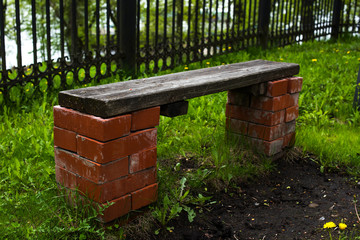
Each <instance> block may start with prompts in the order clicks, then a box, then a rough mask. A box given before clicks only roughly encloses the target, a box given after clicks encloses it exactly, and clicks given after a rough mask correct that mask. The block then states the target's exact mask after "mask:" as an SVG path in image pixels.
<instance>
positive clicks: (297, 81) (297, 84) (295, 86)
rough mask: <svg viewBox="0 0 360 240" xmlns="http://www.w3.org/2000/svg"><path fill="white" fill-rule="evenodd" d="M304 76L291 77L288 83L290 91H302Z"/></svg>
mask: <svg viewBox="0 0 360 240" xmlns="http://www.w3.org/2000/svg"><path fill="white" fill-rule="evenodd" d="M302 82H303V78H302V77H292V78H289V84H288V93H297V92H300V91H301V87H302Z"/></svg>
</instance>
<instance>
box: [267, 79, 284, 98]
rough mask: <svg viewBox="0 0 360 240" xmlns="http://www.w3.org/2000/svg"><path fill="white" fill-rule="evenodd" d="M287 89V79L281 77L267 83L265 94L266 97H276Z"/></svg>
mask: <svg viewBox="0 0 360 240" xmlns="http://www.w3.org/2000/svg"><path fill="white" fill-rule="evenodd" d="M287 90H288V79H281V80H277V81H270V82H268V85H267V92H266V95H267V96H268V97H277V96H280V95H284V94H286V93H287Z"/></svg>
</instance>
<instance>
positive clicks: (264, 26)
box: [258, 0, 271, 49]
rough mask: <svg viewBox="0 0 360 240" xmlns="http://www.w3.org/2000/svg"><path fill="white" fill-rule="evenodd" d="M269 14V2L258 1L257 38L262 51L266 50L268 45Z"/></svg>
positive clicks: (264, 0)
mask: <svg viewBox="0 0 360 240" xmlns="http://www.w3.org/2000/svg"><path fill="white" fill-rule="evenodd" d="M270 12H271V1H268V0H260V4H259V20H258V21H259V32H258V36H259V39H260V45H261V47H262V48H263V49H266V48H267V45H268V37H269V23H270ZM258 43H259V42H258Z"/></svg>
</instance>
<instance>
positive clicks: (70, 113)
mask: <svg viewBox="0 0 360 240" xmlns="http://www.w3.org/2000/svg"><path fill="white" fill-rule="evenodd" d="M159 116H160V107H154V108H149V109H145V110H140V111H137V112H133V113H130V114H126V115H121V116H116V117H112V118H108V119H103V118H100V117H96V116H92V115H88V114H83V113H80V112H77V111H74V110H71V109H68V108H64V107H60V106H55V107H54V145H55V163H56V181H57V182H58V183H59V184H61V185H62V186H64V187H65V188H67V189H71V190H74V189H77V191H79V192H80V193H82V194H84V195H86V196H88V197H89V198H90V199H92V200H94V201H95V202H97V203H101V204H107V203H108V202H112V203H114V204H113V205H111V206H110V207H108V208H107V209H106V210H105V212H104V215H103V216H100V218H101V220H102V221H103V222H109V221H111V220H114V219H116V218H118V217H120V216H123V215H125V214H127V213H128V212H130V211H131V210H136V209H139V208H141V207H144V206H146V205H148V204H150V203H152V202H154V201H155V200H156V198H157V188H158V185H157V183H156V159H157V157H156V137H157V129H156V128H155V126H157V125H158V124H159Z"/></svg>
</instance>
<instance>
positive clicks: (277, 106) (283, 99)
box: [250, 94, 294, 112]
mask: <svg viewBox="0 0 360 240" xmlns="http://www.w3.org/2000/svg"><path fill="white" fill-rule="evenodd" d="M292 103H293V99H292V98H291V97H290V95H289V94H285V95H281V96H278V97H262V96H258V97H256V96H252V97H251V104H250V107H251V108H255V109H260V110H265V111H273V112H276V111H279V110H282V109H285V108H288V107H290V106H293V105H294V104H292Z"/></svg>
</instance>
